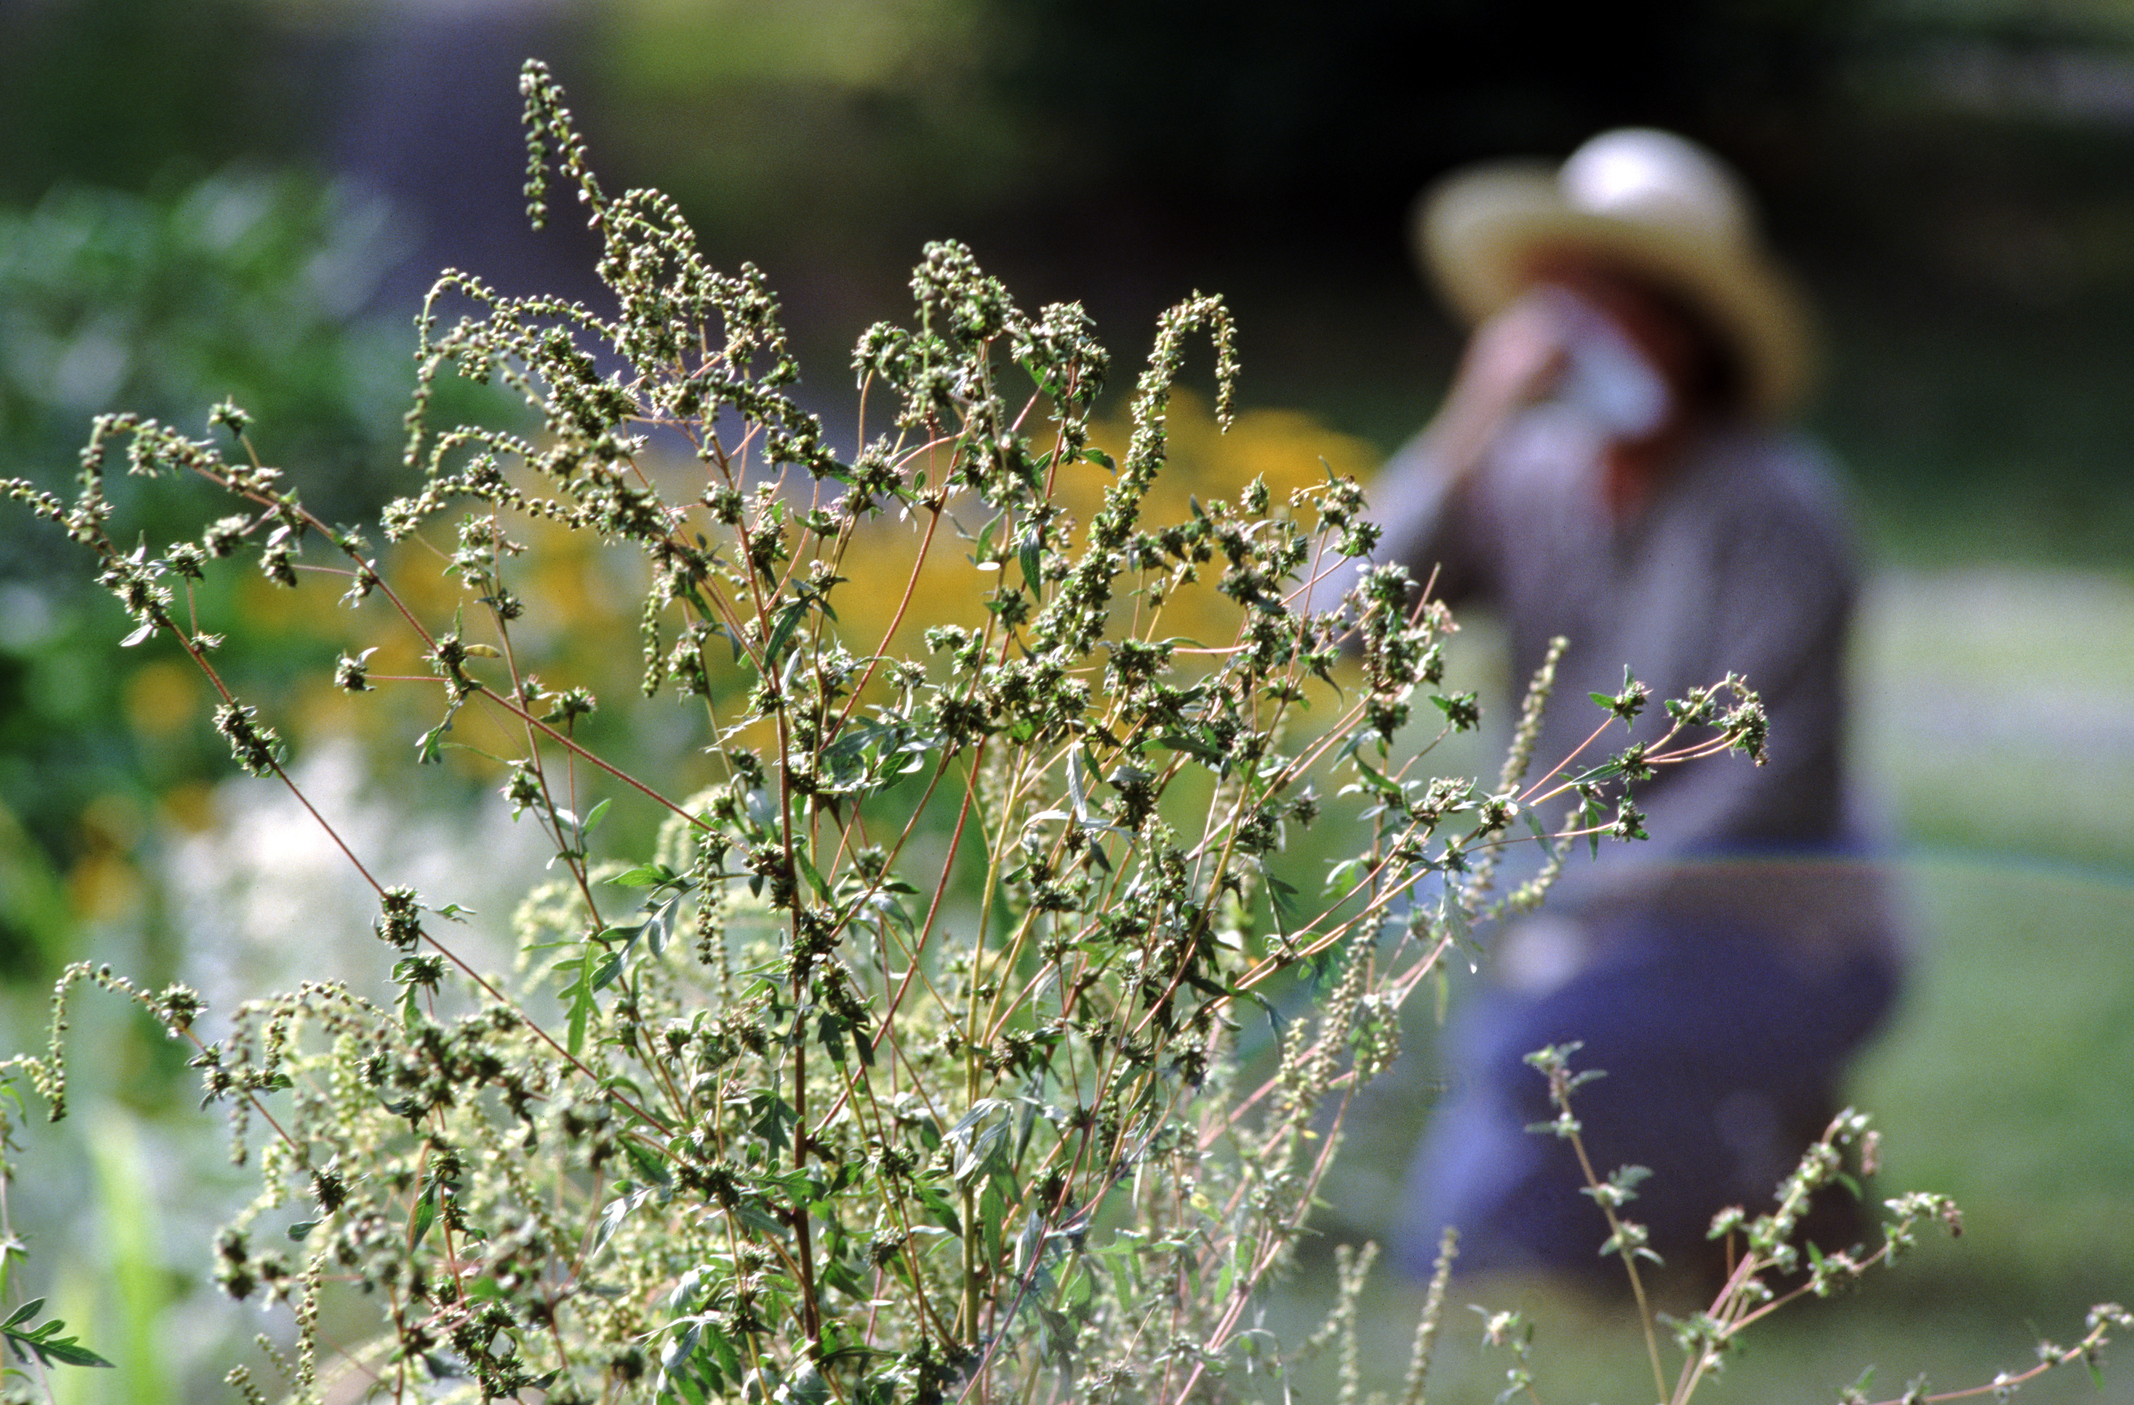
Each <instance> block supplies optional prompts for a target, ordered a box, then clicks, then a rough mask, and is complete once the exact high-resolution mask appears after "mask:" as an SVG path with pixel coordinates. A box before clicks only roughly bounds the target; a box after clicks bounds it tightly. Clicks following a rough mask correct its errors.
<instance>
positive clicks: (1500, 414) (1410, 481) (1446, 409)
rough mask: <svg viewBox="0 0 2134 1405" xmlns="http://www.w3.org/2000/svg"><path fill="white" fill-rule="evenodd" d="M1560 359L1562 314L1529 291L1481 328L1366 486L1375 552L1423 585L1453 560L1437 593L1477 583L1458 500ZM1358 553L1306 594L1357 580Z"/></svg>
mask: <svg viewBox="0 0 2134 1405" xmlns="http://www.w3.org/2000/svg"><path fill="white" fill-rule="evenodd" d="M1563 363H1564V331H1563V326H1562V323H1561V320H1560V319H1559V318H1557V317H1554V316H1552V315H1551V314H1550V311H1549V309H1548V307H1547V306H1546V305H1545V304H1543V303H1541V302H1538V301H1535V300H1532V299H1528V300H1523V301H1521V302H1518V303H1514V304H1513V305H1512V306H1511V307H1509V308H1507V309H1505V310H1504V311H1503V312H1502V313H1500V314H1498V315H1497V316H1496V317H1494V318H1492V319H1490V320H1489V321H1488V322H1487V323H1485V324H1483V325H1482V326H1481V327H1480V328H1478V329H1477V330H1476V332H1475V334H1474V336H1473V337H1472V338H1471V339H1470V340H1469V342H1468V345H1467V351H1466V354H1465V355H1464V356H1463V357H1462V358H1461V362H1460V372H1459V375H1458V376H1457V377H1456V378H1455V379H1454V381H1453V384H1452V388H1451V390H1450V391H1449V392H1448V393H1447V394H1446V397H1445V403H1444V404H1443V405H1442V406H1441V407H1440V408H1439V410H1438V413H1437V415H1436V416H1435V417H1434V418H1432V420H1431V421H1430V423H1429V425H1428V426H1426V427H1425V428H1424V429H1423V430H1422V431H1421V432H1420V433H1419V434H1417V435H1416V436H1415V437H1414V438H1412V439H1410V440H1409V441H1408V442H1407V443H1406V444H1404V445H1402V446H1401V448H1400V450H1399V451H1398V452H1397V453H1395V454H1394V455H1393V457H1392V458H1391V459H1389V460H1387V462H1386V466H1385V468H1384V469H1383V470H1381V471H1380V473H1379V475H1378V477H1377V478H1376V479H1375V480H1374V481H1373V482H1372V484H1371V487H1370V490H1369V500H1370V517H1371V520H1372V521H1374V522H1376V523H1377V524H1378V525H1379V527H1380V529H1381V531H1380V536H1379V539H1378V545H1377V547H1376V549H1374V550H1373V551H1372V552H1371V554H1370V558H1369V559H1370V560H1372V561H1380V562H1399V563H1400V564H1401V565H1404V566H1406V567H1407V568H1408V571H1409V574H1410V575H1412V576H1414V578H1415V580H1416V581H1417V583H1418V584H1420V583H1422V582H1424V581H1427V580H1429V579H1430V577H1431V574H1432V572H1433V570H1435V569H1436V568H1438V567H1440V566H1444V567H1446V568H1447V571H1446V573H1445V574H1444V575H1443V576H1441V578H1440V581H1439V586H1440V589H1439V592H1438V593H1439V595H1440V596H1441V597H1445V598H1451V597H1453V596H1456V595H1463V594H1465V593H1466V592H1467V590H1468V589H1469V588H1471V586H1472V584H1473V582H1472V580H1471V579H1470V577H1471V572H1468V571H1466V570H1464V569H1460V567H1459V565H1458V562H1459V560H1460V559H1461V558H1462V557H1463V556H1465V555H1466V554H1467V553H1466V552H1465V550H1464V548H1465V547H1467V546H1469V545H1471V544H1470V543H1465V542H1463V541H1462V540H1461V539H1460V536H1461V534H1460V533H1459V532H1458V531H1457V530H1456V529H1455V518H1456V516H1457V513H1456V511H1455V504H1456V500H1457V499H1458V497H1459V495H1460V494H1461V492H1462V490H1463V489H1464V488H1465V487H1466V486H1467V485H1468V483H1469V482H1470V481H1471V480H1472V479H1473V477H1474V475H1475V473H1476V472H1477V471H1478V470H1479V469H1480V468H1481V466H1482V464H1483V463H1484V461H1486V460H1487V459H1488V457H1489V452H1490V449H1491V447H1492V446H1493V445H1494V444H1495V443H1496V442H1497V438H1498V436H1499V435H1501V434H1502V433H1503V432H1504V429H1505V426H1506V425H1507V424H1508V423H1509V422H1510V421H1511V419H1512V418H1513V416H1515V415H1516V414H1517V413H1518V412H1519V411H1520V410H1522V409H1524V408H1525V407H1526V406H1528V405H1530V404H1532V403H1533V402H1534V401H1535V400H1536V399H1538V398H1539V397H1540V396H1541V395H1542V394H1544V393H1545V392H1546V391H1547V390H1548V388H1549V387H1550V386H1551V385H1552V384H1553V383H1554V381H1555V378H1556V377H1557V376H1558V375H1559V374H1560V373H1561V371H1562V368H1563ZM1361 567H1362V562H1361V561H1360V560H1359V561H1349V562H1345V563H1341V564H1339V565H1333V566H1327V567H1322V570H1323V571H1324V574H1323V575H1322V576H1321V578H1320V579H1319V580H1318V581H1316V582H1315V583H1314V584H1313V586H1312V588H1311V589H1310V590H1309V592H1308V593H1306V594H1304V595H1303V597H1302V599H1303V603H1305V604H1306V605H1308V606H1309V607H1310V608H1313V609H1319V610H1326V609H1331V608H1333V607H1334V606H1335V605H1336V604H1337V603H1338V602H1339V601H1340V599H1341V597H1342V596H1343V595H1345V594H1346V593H1347V592H1348V591H1349V589H1350V588H1351V587H1353V586H1354V585H1355V583H1356V576H1357V573H1358V572H1359V571H1360V570H1361Z"/></svg>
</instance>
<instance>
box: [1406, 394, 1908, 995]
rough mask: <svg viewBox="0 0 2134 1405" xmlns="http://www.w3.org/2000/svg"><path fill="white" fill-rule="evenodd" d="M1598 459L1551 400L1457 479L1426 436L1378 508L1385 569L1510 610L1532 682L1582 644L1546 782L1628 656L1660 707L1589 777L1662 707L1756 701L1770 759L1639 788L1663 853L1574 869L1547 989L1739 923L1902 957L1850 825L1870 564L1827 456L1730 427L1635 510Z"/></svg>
mask: <svg viewBox="0 0 2134 1405" xmlns="http://www.w3.org/2000/svg"><path fill="white" fill-rule="evenodd" d="M1602 449H1603V445H1602V443H1601V441H1600V440H1599V438H1598V436H1597V435H1596V433H1595V432H1594V430H1593V429H1592V427H1591V426H1590V424H1589V423H1588V422H1587V421H1585V420H1584V419H1583V418H1582V417H1581V416H1580V415H1579V414H1578V412H1577V411H1575V410H1573V409H1571V408H1569V407H1566V406H1562V405H1556V404H1544V405H1541V406H1537V407H1534V408H1532V409H1530V410H1528V411H1525V412H1523V413H1522V414H1521V415H1519V416H1518V417H1517V418H1516V419H1515V420H1513V421H1512V422H1511V423H1510V424H1509V425H1508V426H1507V427H1506V429H1505V430H1504V431H1503V432H1502V433H1501V434H1500V435H1499V436H1498V438H1497V440H1496V441H1495V443H1494V444H1493V445H1492V446H1491V448H1490V450H1489V452H1488V453H1487V454H1486V455H1485V457H1484V458H1483V459H1482V461H1481V462H1480V463H1479V464H1478V465H1477V466H1476V467H1475V469H1474V470H1473V471H1472V472H1469V473H1467V474H1465V475H1463V476H1458V477H1455V476H1454V475H1451V474H1450V473H1448V472H1447V471H1446V469H1445V467H1444V465H1442V464H1441V463H1440V462H1439V460H1438V458H1437V456H1436V454H1435V453H1434V452H1433V449H1432V444H1431V437H1430V435H1429V433H1428V432H1427V431H1426V432H1425V433H1424V434H1422V435H1420V436H1418V437H1417V438H1416V439H1415V440H1414V441H1412V442H1410V443H1409V444H1408V445H1407V446H1406V447H1405V448H1404V449H1403V450H1402V451H1401V452H1400V453H1399V454H1398V455H1396V456H1395V457H1394V459H1393V460H1392V462H1391V463H1389V464H1388V466H1387V468H1386V470H1385V472H1384V473H1383V474H1382V475H1381V477H1380V479H1379V480H1378V482H1377V483H1376V484H1375V485H1374V487H1373V488H1372V489H1371V493H1370V498H1371V504H1372V509H1373V512H1374V515H1375V516H1376V517H1377V519H1378V520H1379V522H1380V523H1381V524H1382V525H1383V526H1384V528H1385V534H1384V536H1383V538H1382V539H1381V542H1380V545H1379V548H1378V550H1377V551H1376V552H1375V553H1374V555H1375V556H1376V557H1377V559H1379V560H1397V561H1400V562H1402V563H1403V564H1405V565H1407V566H1408V568H1409V570H1410V571H1411V572H1412V573H1413V574H1414V575H1415V577H1416V578H1417V579H1418V580H1422V579H1426V578H1427V577H1428V576H1429V575H1430V573H1431V571H1432V569H1433V568H1435V569H1436V570H1437V573H1438V575H1437V590H1438V594H1439V595H1440V597H1441V598H1443V599H1445V600H1446V601H1447V602H1448V603H1450V604H1453V605H1455V606H1457V605H1458V604H1460V603H1461V602H1463V601H1467V600H1476V601H1480V602H1483V603H1486V604H1488V605H1491V606H1493V607H1495V609H1496V610H1497V611H1498V612H1499V614H1500V615H1501V616H1502V618H1503V620H1504V622H1505V625H1506V628H1507V630H1508V632H1509V635H1510V644H1511V654H1512V663H1513V666H1514V670H1515V673H1514V677H1515V678H1517V679H1519V680H1522V681H1523V680H1524V679H1526V678H1528V677H1531V676H1532V674H1533V672H1534V670H1535V669H1536V668H1538V667H1539V666H1540V664H1541V662H1542V659H1543V657H1544V656H1545V654H1546V652H1547V649H1548V645H1549V640H1550V639H1551V638H1552V637H1553V636H1555V635H1558V634H1562V635H1566V636H1568V638H1569V639H1570V647H1569V649H1568V651H1567V652H1566V654H1565V656H1564V658H1563V661H1562V662H1561V664H1560V665H1559V666H1558V669H1557V683H1556V689H1555V693H1554V699H1553V702H1552V704H1551V706H1550V708H1549V710H1548V712H1547V713H1546V714H1545V720H1544V723H1543V727H1542V734H1541V741H1540V745H1539V747H1538V748H1537V751H1536V754H1535V764H1536V774H1539V772H1540V769H1541V768H1543V767H1553V766H1554V765H1556V764H1557V763H1559V762H1560V761H1562V760H1563V758H1565V757H1566V756H1568V755H1569V754H1570V753H1571V752H1572V751H1573V750H1574V749H1575V748H1577V747H1578V745H1579V744H1580V743H1581V742H1583V741H1585V739H1586V738H1587V737H1588V736H1589V735H1590V734H1591V733H1592V731H1593V730H1594V728H1595V727H1596V726H1597V725H1599V724H1600V722H1601V721H1602V720H1603V718H1604V716H1605V714H1603V713H1602V712H1601V711H1600V710H1598V709H1597V708H1595V707H1594V706H1593V705H1592V703H1591V702H1590V701H1589V700H1588V698H1587V694H1589V693H1593V692H1599V693H1605V694H1613V693H1615V692H1616V691H1617V690H1618V689H1619V688H1620V687H1621V686H1622V679H1623V668H1624V666H1625V665H1628V666H1629V667H1630V669H1631V670H1632V671H1633V672H1634V673H1635V674H1636V675H1637V677H1638V679H1639V680H1640V681H1642V682H1644V683H1646V684H1648V685H1649V686H1650V687H1651V688H1652V690H1653V694H1654V701H1653V704H1652V706H1650V707H1649V708H1648V709H1647V712H1646V714H1645V715H1644V716H1643V717H1642V718H1640V720H1639V722H1638V724H1637V727H1636V730H1635V731H1634V732H1632V733H1629V734H1626V733H1625V732H1624V730H1623V728H1622V726H1621V725H1620V724H1616V725H1614V726H1613V727H1611V728H1610V730H1609V732H1608V733H1607V734H1606V735H1605V736H1604V737H1603V739H1602V741H1601V742H1600V743H1599V744H1597V745H1596V747H1594V748H1590V749H1588V750H1587V751H1586V752H1585V753H1584V754H1583V755H1582V756H1581V757H1580V764H1581V765H1591V764H1596V763H1598V762H1599V761H1601V760H1603V759H1605V758H1606V756H1607V755H1608V754H1609V753H1611V752H1614V751H1617V750H1620V749H1621V748H1622V747H1623V746H1624V745H1626V744H1627V743H1628V742H1629V741H1631V740H1632V739H1633V738H1636V739H1645V740H1654V739H1657V738H1658V737H1659V736H1660V735H1661V734H1662V733H1663V732H1664V731H1665V729H1666V727H1667V725H1668V719H1667V717H1666V715H1665V711H1664V709H1663V708H1662V707H1661V706H1660V705H1659V704H1660V701H1661V700H1663V699H1667V698H1675V697H1680V696H1682V695H1683V694H1685V693H1687V692H1688V691H1689V690H1690V689H1692V688H1695V687H1700V686H1703V685H1706V684H1710V683H1714V682H1717V681H1718V680H1719V679H1720V678H1722V677H1724V676H1725V675H1726V674H1728V673H1738V674H1741V675H1743V676H1744V677H1745V678H1746V679H1747V681H1748V683H1749V685H1750V686H1751V687H1753V688H1755V689H1756V690H1757V691H1758V692H1759V693H1760V694H1761V696H1762V698H1763V702H1764V706H1765V708H1766V710H1767V712H1768V715H1769V718H1770V744H1769V751H1770V760H1769V763H1768V764H1767V765H1764V766H1760V767H1759V766H1754V765H1752V764H1751V763H1750V762H1749V761H1748V760H1747V758H1745V757H1741V756H1738V755H1729V756H1720V757H1714V758H1711V759H1708V760H1703V761H1699V762H1695V763H1691V764H1688V765H1683V766H1673V767H1668V768H1665V769H1663V770H1662V771H1661V772H1660V773H1659V774H1658V775H1657V776H1655V777H1654V778H1653V779H1652V780H1649V781H1647V782H1644V783H1643V784H1641V785H1640V786H1639V787H1638V788H1637V793H1638V803H1639V804H1640V806H1641V807H1642V808H1643V809H1644V810H1645V812H1646V814H1647V819H1646V823H1645V828H1646V829H1647V831H1648V832H1649V833H1650V834H1651V836H1652V838H1651V839H1650V840H1647V841H1642V842H1637V843H1631V844H1625V843H1622V842H1619V841H1607V842H1606V843H1605V844H1604V846H1603V849H1602V853H1601V858H1600V860H1599V861H1598V862H1594V863H1588V862H1585V861H1584V859H1583V857H1582V856H1581V858H1579V859H1578V860H1575V861H1574V862H1573V863H1572V864H1571V865H1570V867H1569V868H1568V869H1567V871H1566V873H1565V876H1564V879H1563V881H1562V882H1561V883H1560V884H1559V886H1558V889H1557V891H1556V893H1555V894H1554V895H1553V896H1552V897H1551V898H1550V900H1549V903H1548V907H1547V911H1548V912H1549V913H1551V914H1553V915H1554V917H1555V918H1556V919H1558V921H1557V922H1556V924H1555V926H1554V927H1549V928H1546V930H1550V931H1552V932H1553V933H1554V935H1553V936H1552V937H1551V940H1552V941H1556V942H1558V943H1561V942H1562V941H1565V940H1574V939H1575V941H1576V943H1577V944H1578V952H1577V953H1576V954H1575V955H1571V956H1566V955H1564V954H1563V953H1560V952H1559V953H1557V954H1555V955H1552V956H1550V957H1548V958H1547V959H1546V961H1545V962H1544V965H1546V966H1547V968H1548V970H1549V972H1550V973H1552V978H1553V976H1554V975H1560V974H1562V973H1564V972H1567V971H1569V970H1571V969H1575V968H1576V967H1577V966H1578V965H1581V964H1583V962H1584V961H1585V960H1587V959H1590V957H1591V955H1593V954H1594V953H1595V952H1597V951H1599V950H1601V949H1603V948H1604V947H1605V946H1606V945H1607V944H1609V943H1610V942H1612V941H1616V940H1622V939H1628V938H1632V937H1650V936H1652V935H1654V934H1655V929H1656V927H1658V928H1665V927H1673V928H1679V929H1682V930H1684V931H1691V930H1695V929H1700V928H1701V929H1704V930H1713V929H1717V928H1723V929H1725V930H1728V931H1731V932H1734V933H1736V934H1742V935H1750V936H1754V937H1756V938H1758V939H1762V940H1768V941H1769V942H1771V943H1772V944H1773V945H1775V946H1779V947H1782V948H1786V949H1789V950H1793V951H1797V952H1799V953H1801V954H1802V955H1803V956H1804V957H1805V958H1807V959H1811V960H1813V959H1839V958H1842V957H1843V956H1844V955H1846V954H1848V953H1850V952H1854V951H1857V950H1859V949H1861V948H1862V947H1873V948H1877V949H1883V950H1888V949H1890V948H1892V946H1893V945H1894V926H1895V924H1894V922H1893V921H1892V920H1891V917H1890V913H1889V904H1888V900H1887V896H1886V894H1885V891H1884V886H1883V883H1882V880H1881V878H1880V875H1879V873H1878V872H1877V871H1876V870H1875V869H1873V868H1872V867H1871V866H1869V865H1868V864H1867V863H1866V862H1865V861H1864V859H1863V857H1862V856H1861V854H1860V852H1859V850H1860V847H1861V841H1862V835H1861V834H1860V833H1859V831H1858V827H1857V826H1856V825H1855V824H1854V822H1853V821H1852V819H1851V817H1850V814H1849V808H1850V807H1849V805H1848V796H1847V792H1846V785H1845V777H1844V760H1843V743H1844V735H1843V734H1844V728H1845V687H1844V664H1845V655H1846V650H1847V645H1848V638H1849V634H1850V629H1851V622H1852V614H1853V605H1854V600H1855V597H1856V595H1857V593H1858V584H1859V572H1858V565H1857V562H1856V557H1855V549H1854V543H1853V537H1852V531H1851V528H1850V525H1849V522H1848V518H1847V514H1846V511H1845V508H1844V503H1843V501H1842V498H1841V495H1840V493H1839V491H1838V488H1837V486H1836V484H1835V482H1834V481H1833V479H1832V477H1831V475H1830V473H1829V471H1828V469H1827V467H1826V466H1825V464H1824V462H1823V460H1822V459H1821V457H1820V455H1818V454H1817V453H1816V452H1815V451H1814V450H1813V449H1812V448H1811V447H1810V446H1809V445H1807V444H1806V443H1805V442H1804V441H1802V440H1800V439H1798V438H1796V437H1792V436H1787V435H1783V434H1780V433H1777V432H1774V431H1769V430H1764V429H1761V428H1757V427H1754V426H1749V425H1729V426H1723V427H1717V428H1713V429H1710V430H1708V431H1706V432H1704V433H1702V434H1701V435H1700V436H1699V437H1697V438H1696V439H1695V440H1693V441H1692V442H1691V443H1689V444H1688V445H1686V446H1685V447H1684V448H1683V449H1682V450H1681V451H1679V452H1678V453H1677V454H1676V455H1675V456H1674V457H1673V459H1672V460H1671V462H1670V464H1669V465H1668V467H1667V468H1666V470H1665V471H1664V474H1663V477H1662V478H1661V479H1660V481H1659V482H1658V483H1657V484H1656V485H1655V486H1654V489H1653V492H1652V495H1651V497H1650V499H1649V500H1648V501H1647V502H1646V503H1645V504H1644V505H1643V506H1642V507H1641V508H1640V509H1639V510H1637V511H1635V512H1634V513H1632V514H1630V515H1628V516H1626V517H1623V518H1621V519H1618V518H1617V517H1616V515H1615V514H1614V513H1612V512H1611V510H1610V509H1609V507H1608V505H1607V503H1606V502H1605V500H1604V498H1603V491H1604V489H1603V480H1604V475H1603V473H1602V472H1601V469H1600V463H1601V455H1602ZM1544 818H1548V819H1553V818H1555V817H1554V816H1545V817H1544ZM1566 920H1567V922H1568V925H1567V924H1566ZM1571 931H1575V938H1571V937H1566V935H1565V933H1566V932H1571ZM1515 945H1516V942H1515ZM1514 979H1515V980H1516V974H1515V975H1514Z"/></svg>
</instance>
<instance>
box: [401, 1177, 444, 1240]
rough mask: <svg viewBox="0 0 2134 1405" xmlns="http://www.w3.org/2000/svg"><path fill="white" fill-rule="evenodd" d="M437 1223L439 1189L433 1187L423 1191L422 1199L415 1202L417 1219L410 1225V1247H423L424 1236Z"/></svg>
mask: <svg viewBox="0 0 2134 1405" xmlns="http://www.w3.org/2000/svg"><path fill="white" fill-rule="evenodd" d="M436 1222H437V1187H436V1186H435V1185H432V1186H430V1187H429V1188H428V1189H427V1190H425V1191H423V1193H422V1198H421V1199H419V1200H417V1201H416V1202H415V1217H414V1219H413V1220H411V1221H410V1222H409V1224H408V1247H409V1248H410V1249H417V1248H420V1247H422V1240H423V1236H424V1235H426V1234H428V1233H429V1232H430V1226H431V1225H433V1224H435V1223H436Z"/></svg>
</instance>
